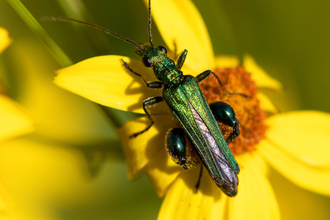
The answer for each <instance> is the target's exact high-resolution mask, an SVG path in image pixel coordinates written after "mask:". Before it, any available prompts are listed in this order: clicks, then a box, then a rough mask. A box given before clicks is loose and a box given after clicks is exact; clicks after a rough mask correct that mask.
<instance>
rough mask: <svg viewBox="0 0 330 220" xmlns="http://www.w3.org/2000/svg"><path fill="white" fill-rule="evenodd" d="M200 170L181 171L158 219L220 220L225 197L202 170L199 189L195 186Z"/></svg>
mask: <svg viewBox="0 0 330 220" xmlns="http://www.w3.org/2000/svg"><path fill="white" fill-rule="evenodd" d="M199 172H200V168H199V167H198V168H196V169H193V170H190V171H183V172H182V174H181V175H180V176H179V177H178V178H177V180H176V181H175V182H174V183H173V185H172V186H171V187H170V189H169V191H168V193H167V194H166V197H165V199H164V201H163V204H162V207H161V210H160V212H159V215H158V219H159V220H161V219H191V220H194V219H217V220H218V219H222V217H223V215H224V209H225V205H226V201H227V197H226V196H225V195H224V194H223V193H221V190H220V189H219V188H218V187H217V186H216V185H215V184H214V183H213V181H212V180H211V178H210V176H209V174H208V173H207V172H206V170H205V169H204V172H203V175H202V179H201V182H200V187H199V189H198V191H197V193H196V188H195V185H196V183H197V180H198V177H199Z"/></svg>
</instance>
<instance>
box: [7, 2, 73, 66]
mask: <svg viewBox="0 0 330 220" xmlns="http://www.w3.org/2000/svg"><path fill="white" fill-rule="evenodd" d="M7 2H8V3H9V4H10V5H11V6H12V7H13V9H14V10H15V11H16V12H17V14H18V15H19V16H20V17H21V18H22V19H23V21H24V22H25V23H26V24H27V25H28V26H29V28H30V29H31V30H32V31H33V32H34V33H35V34H36V35H37V37H38V38H39V39H40V40H41V41H42V42H43V43H44V44H45V45H46V47H47V48H48V49H49V50H50V51H51V53H52V54H53V56H54V57H55V58H56V59H57V60H58V62H59V63H60V64H61V65H62V66H64V67H65V66H69V65H72V61H71V60H70V58H69V57H68V56H67V55H66V54H65V53H64V52H63V50H62V49H61V48H60V47H59V46H58V45H57V44H56V43H55V41H54V40H53V39H52V38H51V37H50V36H49V34H48V33H47V32H46V31H45V29H43V28H42V27H41V25H40V24H39V22H38V21H37V20H36V19H35V17H33V15H32V14H31V13H30V12H29V10H28V9H27V8H26V7H25V6H24V5H23V3H22V2H21V1H20V0H7Z"/></svg>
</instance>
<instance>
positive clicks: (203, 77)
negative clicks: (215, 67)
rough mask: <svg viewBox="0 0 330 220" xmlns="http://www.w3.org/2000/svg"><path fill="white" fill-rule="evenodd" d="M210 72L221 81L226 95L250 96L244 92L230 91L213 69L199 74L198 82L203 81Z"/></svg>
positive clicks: (220, 83)
mask: <svg viewBox="0 0 330 220" xmlns="http://www.w3.org/2000/svg"><path fill="white" fill-rule="evenodd" d="M210 74H212V75H213V76H214V77H215V78H216V80H217V81H218V83H219V85H220V87H221V89H222V91H223V92H224V93H225V94H226V95H240V96H243V97H245V98H247V97H249V96H248V95H246V94H243V93H231V92H228V91H227V89H226V88H225V86H224V85H223V84H222V82H221V81H220V79H219V77H218V76H217V75H216V74H215V73H214V72H213V71H211V70H206V71H204V72H202V73H201V74H199V75H198V76H196V80H197V82H200V81H202V80H203V79H205V78H206V77H208V76H209V75H210Z"/></svg>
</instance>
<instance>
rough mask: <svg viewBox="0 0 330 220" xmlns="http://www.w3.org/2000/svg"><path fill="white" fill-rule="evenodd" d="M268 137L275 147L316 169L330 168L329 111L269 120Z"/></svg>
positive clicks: (295, 113) (284, 116)
mask: <svg viewBox="0 0 330 220" xmlns="http://www.w3.org/2000/svg"><path fill="white" fill-rule="evenodd" d="M266 122H267V124H268V125H269V129H268V131H267V134H266V135H267V140H269V141H271V142H272V143H274V147H276V148H277V149H278V150H280V151H282V152H284V153H287V154H288V156H290V157H295V158H299V160H300V161H301V162H303V163H305V164H306V165H308V166H311V167H314V168H322V167H323V168H326V169H328V170H329V171H330V160H329V155H330V148H329V143H330V114H326V113H322V112H317V111H300V112H290V113H284V114H278V115H275V116H272V117H270V118H268V119H267V121H266Z"/></svg>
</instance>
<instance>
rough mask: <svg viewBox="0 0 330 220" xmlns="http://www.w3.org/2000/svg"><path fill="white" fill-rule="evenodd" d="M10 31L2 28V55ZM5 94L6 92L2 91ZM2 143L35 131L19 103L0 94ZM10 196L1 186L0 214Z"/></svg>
mask: <svg viewBox="0 0 330 220" xmlns="http://www.w3.org/2000/svg"><path fill="white" fill-rule="evenodd" d="M11 41H12V40H11V38H10V37H9V34H8V31H7V30H6V29H4V28H2V27H0V53H2V52H3V51H4V50H5V49H6V48H7V47H8V46H9V45H10V43H11ZM0 92H4V91H0ZM0 121H1V126H0V143H1V147H2V146H3V145H4V143H6V142H7V141H8V140H10V139H12V138H14V137H18V136H20V135H23V134H27V133H29V132H32V131H33V130H34V126H33V124H34V122H33V120H32V118H31V117H30V116H29V115H28V114H27V113H26V110H24V109H23V108H22V107H21V106H20V105H19V104H18V103H16V102H15V101H14V100H12V99H10V98H9V97H8V96H6V95H4V94H2V93H0ZM10 203H11V202H10V196H9V195H8V193H7V190H6V189H5V187H4V186H3V185H2V180H1V184H0V212H1V213H6V212H7V210H8V206H10V205H11V204H10Z"/></svg>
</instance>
